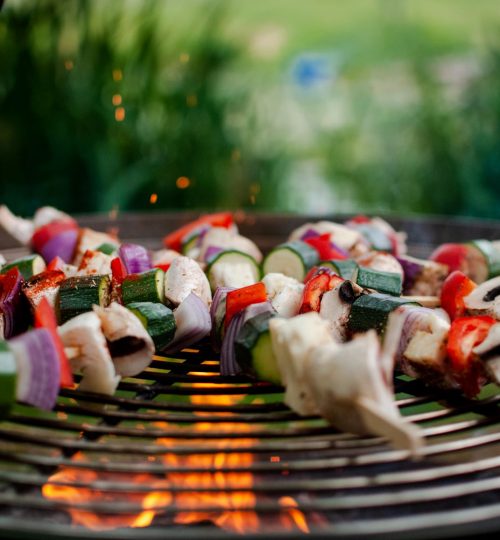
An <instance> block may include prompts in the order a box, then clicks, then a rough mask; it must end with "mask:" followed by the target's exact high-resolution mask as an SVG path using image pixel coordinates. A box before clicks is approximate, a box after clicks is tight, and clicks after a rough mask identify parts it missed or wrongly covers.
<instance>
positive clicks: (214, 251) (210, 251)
mask: <svg viewBox="0 0 500 540" xmlns="http://www.w3.org/2000/svg"><path fill="white" fill-rule="evenodd" d="M221 251H224V249H223V248H221V247H219V246H208V247H207V249H206V250H205V254H204V256H203V260H204V261H205V262H207V263H208V262H210V261H211V259H213V258H214V257H215V256H216V255H218V254H219V253H220V252H221Z"/></svg>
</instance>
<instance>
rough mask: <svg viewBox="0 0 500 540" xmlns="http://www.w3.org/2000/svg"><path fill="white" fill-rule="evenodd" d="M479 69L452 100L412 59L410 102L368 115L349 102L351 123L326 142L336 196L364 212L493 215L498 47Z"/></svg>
mask: <svg viewBox="0 0 500 540" xmlns="http://www.w3.org/2000/svg"><path fill="white" fill-rule="evenodd" d="M478 65H479V75H477V76H473V77H471V80H470V81H469V82H467V84H466V88H465V89H463V90H462V91H461V92H459V95H458V96H453V97H450V96H449V95H447V94H449V90H450V88H445V87H443V85H442V84H440V82H439V81H438V78H437V76H436V74H435V71H433V70H432V69H431V67H430V66H429V65H428V64H427V63H425V62H423V61H416V62H414V64H413V68H412V71H411V73H412V78H411V91H412V92H414V93H415V96H414V99H413V102H412V103H411V104H409V105H408V106H405V107H399V108H398V107H394V106H390V107H385V108H384V107H377V108H376V112H375V113H373V108H372V109H370V107H369V105H367V104H366V101H367V99H365V103H364V106H363V107H358V108H356V106H355V105H354V104H353V110H354V111H355V113H354V115H355V116H354V121H353V122H352V123H350V124H348V125H346V126H344V127H343V128H341V129H339V130H335V131H334V132H332V133H330V134H329V136H328V137H327V142H326V151H325V155H326V156H327V159H326V162H325V169H326V175H327V176H328V177H329V178H330V181H331V182H332V184H333V186H334V188H335V189H336V190H337V192H338V193H340V194H343V195H344V196H345V197H347V198H351V199H354V200H356V201H358V203H359V204H360V205H361V206H362V207H363V208H364V209H365V210H367V211H370V210H372V211H373V210H377V211H380V210H385V211H393V212H407V211H412V212H423V213H433V214H450V215H468V216H478V217H489V218H500V204H499V203H500V96H499V94H498V91H497V89H498V87H499V85H500V54H499V52H498V50H495V49H492V50H491V51H490V52H489V54H488V55H487V56H486V57H485V58H483V61H482V62H481V60H480V59H479V60H478ZM452 90H453V88H452ZM365 98H366V96H365Z"/></svg>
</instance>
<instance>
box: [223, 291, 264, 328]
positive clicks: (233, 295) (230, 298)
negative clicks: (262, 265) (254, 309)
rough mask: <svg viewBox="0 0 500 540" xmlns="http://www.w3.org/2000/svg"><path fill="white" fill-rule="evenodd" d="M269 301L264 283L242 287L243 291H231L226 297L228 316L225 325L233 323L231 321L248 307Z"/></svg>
mask: <svg viewBox="0 0 500 540" xmlns="http://www.w3.org/2000/svg"><path fill="white" fill-rule="evenodd" d="M266 300H267V293H266V286H265V285H264V283H262V281H259V282H258V283H254V284H253V285H248V286H247V287H242V288H241V289H235V290H234V291H229V292H228V293H227V296H226V316H225V319H224V325H225V327H226V328H227V325H228V324H229V323H230V322H231V319H232V318H233V317H234V316H235V315H236V314H237V313H239V312H240V311H242V310H243V309H245V308H246V307H247V306H250V305H252V304H259V303H260V302H265V301H266Z"/></svg>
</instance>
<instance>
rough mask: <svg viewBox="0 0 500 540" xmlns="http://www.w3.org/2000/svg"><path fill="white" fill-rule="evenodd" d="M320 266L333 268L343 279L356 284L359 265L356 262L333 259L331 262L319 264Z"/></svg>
mask: <svg viewBox="0 0 500 540" xmlns="http://www.w3.org/2000/svg"><path fill="white" fill-rule="evenodd" d="M319 266H326V267H327V268H331V269H332V270H333V271H334V272H335V273H336V274H338V275H339V276H340V277H341V278H343V279H348V280H349V281H354V282H356V274H357V271H358V263H357V262H356V261H353V260H352V259H345V260H337V259H331V260H329V261H321V262H320V263H319Z"/></svg>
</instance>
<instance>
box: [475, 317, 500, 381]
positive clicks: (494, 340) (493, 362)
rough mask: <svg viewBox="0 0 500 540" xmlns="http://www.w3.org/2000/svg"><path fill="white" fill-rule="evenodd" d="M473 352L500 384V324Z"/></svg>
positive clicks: (493, 327)
mask: <svg viewBox="0 0 500 540" xmlns="http://www.w3.org/2000/svg"><path fill="white" fill-rule="evenodd" d="M472 352H474V353H475V354H477V355H479V356H480V357H481V360H483V362H484V365H485V367H486V370H487V371H488V373H489V375H490V377H491V378H492V380H493V381H494V382H495V383H497V384H500V323H496V324H494V325H493V326H492V327H491V328H490V329H489V331H488V335H487V336H486V338H485V339H484V341H482V342H481V343H480V344H479V345H477V346H476V347H474V349H472Z"/></svg>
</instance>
